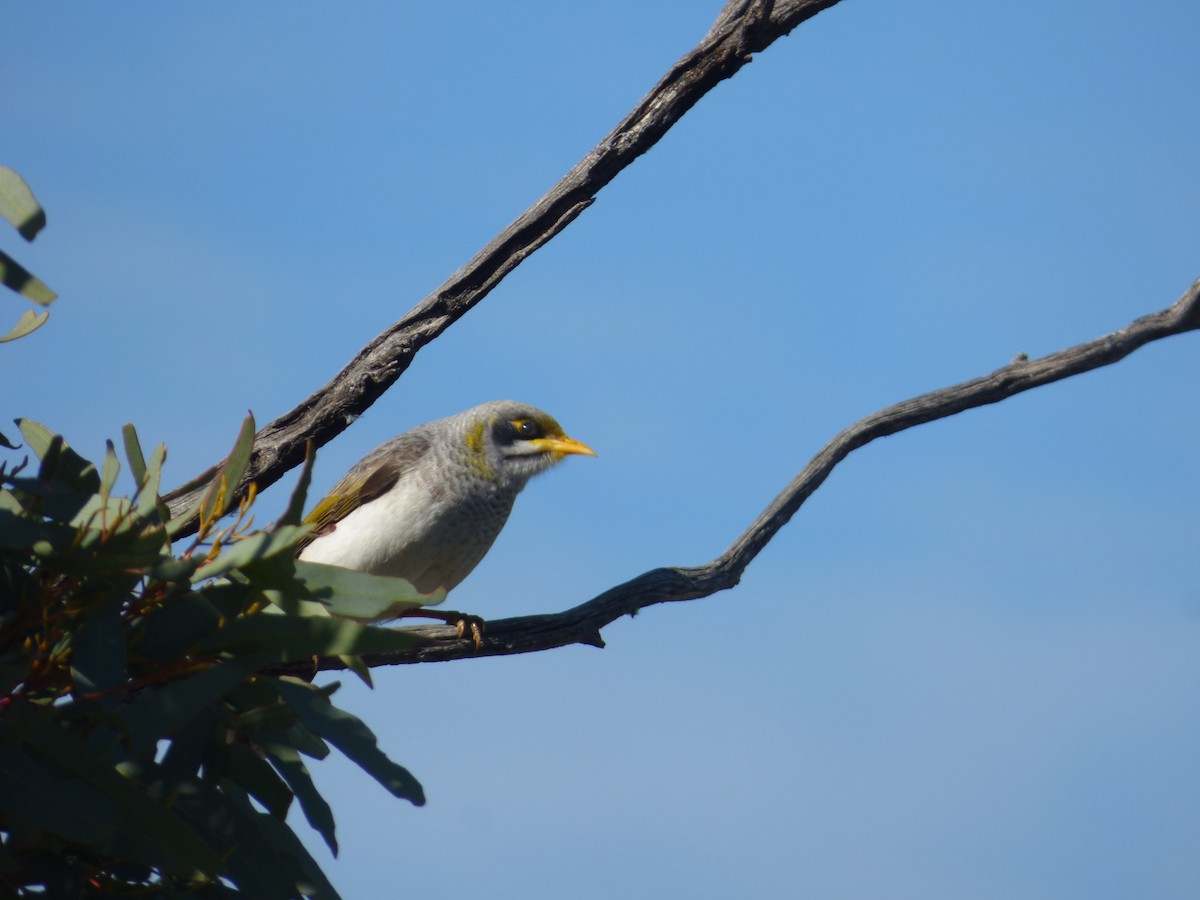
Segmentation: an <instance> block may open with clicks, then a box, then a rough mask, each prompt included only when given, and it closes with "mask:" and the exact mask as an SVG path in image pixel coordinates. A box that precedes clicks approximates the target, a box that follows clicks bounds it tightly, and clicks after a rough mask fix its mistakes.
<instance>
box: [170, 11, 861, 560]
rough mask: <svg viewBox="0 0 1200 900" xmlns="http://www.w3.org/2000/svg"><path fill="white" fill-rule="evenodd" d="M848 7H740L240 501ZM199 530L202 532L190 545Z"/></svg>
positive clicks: (313, 400) (377, 352)
mask: <svg viewBox="0 0 1200 900" xmlns="http://www.w3.org/2000/svg"><path fill="white" fill-rule="evenodd" d="M837 2H838V0H779V2H771V0H730V2H729V3H727V4H726V5H725V7H724V9H722V10H721V13H720V14H719V16H718V17H717V20H716V22H715V23H714V25H713V27H712V28H711V29H710V30H709V32H708V34H706V35H705V36H704V39H703V40H701V41H700V43H699V44H697V45H696V47H694V48H693V49H692V50H691V51H689V52H688V53H687V54H685V55H684V56H683V57H682V58H680V59H679V61H678V62H676V63H675V64H674V65H673V66H672V67H671V68H670V70H668V72H667V74H666V75H665V76H663V78H662V80H661V81H659V82H658V84H657V85H655V86H654V88H653V90H651V91H650V93H649V94H647V95H646V96H645V97H644V98H643V99H642V100H641V102H640V103H638V105H637V106H636V107H634V109H633V110H632V111H631V112H630V113H629V114H628V115H627V116H626V117H625V118H624V119H622V120H621V122H620V123H619V124H618V125H617V126H616V128H614V129H613V130H612V131H611V132H609V133H608V135H607V136H605V138H604V139H603V140H602V141H600V143H599V144H597V145H596V146H595V147H594V148H593V149H592V150H591V152H589V153H588V154H587V156H585V157H584V158H583V159H582V160H580V161H579V163H577V164H576V165H575V167H574V168H573V169H571V171H569V172H568V173H567V174H566V175H564V176H563V178H562V179H561V180H560V181H559V182H558V183H557V184H556V185H554V187H553V188H551V189H550V190H549V191H548V192H547V193H546V194H545V196H543V197H542V198H541V199H540V200H538V201H537V202H536V203H535V204H534V205H533V206H531V207H530V208H529V209H527V210H526V211H525V212H524V213H522V214H521V215H520V216H519V217H518V218H517V219H516V220H515V221H514V222H513V223H512V224H510V225H509V226H508V227H507V228H505V229H504V230H503V231H502V232H500V234H498V235H497V236H496V237H495V238H493V239H492V241H491V242H490V243H489V244H488V245H487V246H486V247H484V248H483V249H482V250H480V251H479V253H477V254H476V255H475V257H474V259H472V260H471V261H470V262H469V263H467V264H466V265H465V266H464V267H462V268H461V269H460V270H459V271H457V272H455V273H454V274H453V275H452V276H450V278H449V279H448V280H447V281H446V282H445V283H444V284H443V285H442V286H441V287H439V288H438V289H437V290H436V291H434V292H433V293H432V294H430V295H429V296H428V297H426V298H425V299H424V300H422V301H421V302H420V303H418V304H417V305H416V306H415V307H413V308H412V309H411V310H410V311H409V312H408V313H407V314H406V315H405V316H404V317H403V318H402V319H400V320H399V321H398V322H396V323H395V324H394V325H392V326H391V327H390V328H388V329H387V330H386V331H384V332H383V333H382V334H380V335H379V336H378V337H376V338H375V339H374V340H372V341H371V342H370V343H368V344H367V345H366V346H365V347H363V348H362V350H360V351H359V352H358V354H357V355H356V356H355V357H354V359H352V360H351V361H350V362H349V363H347V365H346V366H345V368H343V369H342V370H341V371H340V372H339V373H338V374H337V375H336V376H334V378H333V380H332V381H330V382H329V383H328V384H326V385H325V386H324V387H322V388H321V389H320V390H318V391H317V392H316V393H314V394H313V395H312V396H310V397H308V398H307V399H305V400H304V401H302V402H301V403H300V404H299V405H298V406H296V407H295V408H294V409H292V410H291V411H290V412H287V413H285V414H283V415H282V416H280V417H279V418H277V419H275V420H274V421H273V422H270V423H269V424H268V425H266V426H265V427H263V428H262V429H261V430H260V431H259V432H258V434H256V435H255V438H254V455H253V457H252V459H251V461H250V466H249V468H248V470H247V472H246V475H245V477H244V478H243V479H242V483H241V484H240V485H239V486H238V489H237V496H238V498H240V497H241V496H243V495H244V493H245V490H246V486H247V485H248V484H249V483H250V482H251V481H254V482H257V483H258V487H259V489H263V488H266V487H267V486H269V485H271V484H274V483H275V482H276V481H278V480H279V479H280V477H282V476H283V475H284V473H286V472H287V471H288V470H289V469H292V468H294V467H295V466H297V465H299V464H300V463H301V462H302V461H303V460H304V447H305V444H306V443H307V442H308V441H310V440H311V441H312V442H313V444H314V445H315V446H318V447H320V446H323V445H324V444H326V443H327V442H329V441H330V440H332V439H333V438H335V437H337V435H339V434H341V432H342V431H344V430H345V429H346V428H347V427H348V425H349V424H350V422H352V421H353V420H354V419H355V418H356V417H357V416H359V415H361V414H362V413H363V412H364V411H365V410H367V409H368V408H369V407H370V406H371V404H372V403H374V402H375V401H376V400H378V399H379V397H380V396H382V395H383V393H384V391H386V390H387V389H388V388H389V387H391V386H392V384H394V383H395V382H396V380H397V379H398V378H399V377H400V376H401V375H402V374H403V373H404V370H405V369H407V368H408V366H409V364H410V363H411V362H412V360H413V358H414V357H415V356H416V354H417V352H418V351H419V350H420V349H421V348H422V347H424V346H425V345H426V344H428V343H429V342H431V341H432V340H434V339H435V338H436V337H437V336H438V335H440V334H441V333H442V332H443V331H445V330H446V329H447V328H449V327H450V326H451V325H452V324H454V322H456V321H457V320H458V319H460V318H461V317H462V316H463V315H464V314H465V313H466V312H467V311H468V310H470V309H471V308H472V307H474V306H475V305H476V304H477V303H479V302H480V301H481V300H483V298H484V297H486V296H487V295H488V293H489V292H490V291H491V290H492V288H494V287H495V286H496V285H497V284H499V283H500V281H501V280H502V279H503V278H504V277H505V276H506V275H507V274H508V273H509V272H511V271H512V270H513V269H515V268H516V267H517V266H518V265H520V263H521V262H523V261H524V260H525V259H526V257H528V256H529V255H530V254H531V253H533V252H534V251H535V250H537V249H538V248H539V247H541V246H542V245H543V244H545V243H546V242H547V241H549V240H550V239H551V238H552V237H554V236H555V235H556V234H558V233H559V232H560V231H562V230H563V229H564V228H566V227H567V225H569V224H570V223H571V222H572V220H574V219H575V217H576V216H578V215H579V214H580V213H581V212H583V211H584V210H585V209H586V208H587V207H588V206H590V205H591V204H592V203H593V202H594V201H595V195H596V194H597V193H598V192H599V191H600V190H601V189H602V188H603V187H605V186H606V185H607V184H608V183H609V182H610V181H612V180H613V179H614V178H616V177H617V175H618V174H619V173H620V172H621V170H622V169H624V168H625V167H626V166H628V165H629V164H630V163H631V162H633V161H634V160H635V159H637V157H639V156H641V155H642V154H643V153H645V152H646V151H647V150H649V149H650V148H651V147H653V146H654V145H655V144H656V143H658V140H659V138H661V137H662V136H663V135H664V134H666V133H667V131H668V130H669V129H670V127H671V126H672V125H674V124H675V123H676V122H677V121H679V119H680V118H681V117H682V116H683V115H684V113H686V112H687V111H688V110H689V109H691V108H692V107H693V106H695V105H696V103H697V102H699V100H700V98H701V97H703V96H704V95H705V94H706V93H708V91H710V90H711V89H712V88H713V87H714V86H715V85H717V84H718V83H719V82H721V81H723V80H724V79H726V78H730V77H732V76H733V75H734V74H736V73H737V71H738V70H739V69H741V68H742V66H744V65H745V64H746V63H748V62H749V61H750V59H751V56H752V54H754V53H758V52H760V51H761V50H764V49H766V48H767V47H768V46H770V45H771V44H772V43H773V42H774V41H775V40H776V39H777V38H780V37H783V36H784V35H786V34H788V33H790V32H791V30H792V29H793V28H795V27H796V26H797V25H799V24H800V23H801V22H804V21H805V20H807V19H810V18H812V17H813V16H815V15H816V14H817V13H819V12H821V11H822V10H824V9H828V8H829V7H831V6H833V5H835V4H836V3H837ZM216 470H217V466H213V467H212V468H210V469H208V470H207V471H205V472H203V473H202V474H201V475H199V476H197V477H196V478H194V479H192V480H191V481H189V482H188V483H186V484H183V485H180V486H179V487H177V488H175V489H174V490H173V491H171V492H170V493H169V494H167V495H166V496H165V497H164V500H166V502H167V505H168V506H169V507H170V509H171V515H172V517H173V518H178V517H181V516H183V515H185V514H186V513H187V511H188V510H190V509H191V508H192V506H193V505H194V504H195V503H196V501H197V500H198V499H199V498H200V496H201V495H202V494H203V492H204V489H205V487H206V486H207V484H208V482H209V480H210V479H211V478H212V476H213V475H214V474H215V472H216ZM194 531H195V523H194V522H193V524H192V525H191V527H190V528H186V529H184V531H182V532H181V533H180V536H181V537H182V536H186V535H187V534H190V533H193V532H194Z"/></svg>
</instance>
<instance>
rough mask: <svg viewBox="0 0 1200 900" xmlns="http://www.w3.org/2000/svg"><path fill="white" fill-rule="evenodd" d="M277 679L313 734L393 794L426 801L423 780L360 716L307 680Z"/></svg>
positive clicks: (414, 802)
mask: <svg viewBox="0 0 1200 900" xmlns="http://www.w3.org/2000/svg"><path fill="white" fill-rule="evenodd" d="M317 621H319V620H317ZM276 683H277V684H278V685H279V693H280V696H282V697H283V699H284V700H286V701H287V702H288V704H289V705H290V706H291V707H292V709H294V710H295V711H296V715H297V716H299V717H300V721H301V722H303V723H304V725H305V726H306V727H307V728H309V729H310V730H311V731H312V732H313V733H314V734H317V735H320V736H321V737H322V738H324V739H325V740H327V741H329V743H331V744H333V746H335V747H337V748H338V749H339V750H341V751H342V752H343V753H344V754H346V756H347V757H349V758H350V759H351V760H352V761H353V762H354V763H356V764H357V765H358V766H359V767H360V768H362V770H363V771H364V772H366V773H367V774H368V775H370V776H371V777H372V778H374V779H375V780H376V781H378V782H379V783H380V784H381V785H383V787H384V788H385V789H387V791H388V792H389V793H391V794H392V795H393V796H395V797H400V798H401V799H404V800H409V801H411V802H412V803H413V804H414V805H416V806H424V805H425V791H424V790H423V789H422V788H421V785H420V783H419V782H418V781H417V779H415V778H414V777H413V776H412V773H411V772H409V771H408V769H406V768H404V767H403V766H402V765H400V764H398V763H395V762H392V761H391V760H390V759H388V757H387V755H386V754H385V753H384V752H383V751H382V750H380V749H379V742H378V740H377V739H376V737H375V735H374V734H372V733H371V730H370V729H369V728H367V726H366V725H365V724H363V722H362V720H361V719H359V718H357V717H356V716H353V715H351V714H350V713H348V712H346V711H345V710H342V709H338V708H337V707H335V706H334V705H333V704H332V703H330V702H329V698H328V696H327V695H326V694H325V693H324V692H323V691H322V690H321V689H320V688H318V687H314V686H313V685H311V684H309V683H308V682H305V681H300V680H299V679H296V678H291V677H288V676H283V677H281V678H278V679H276Z"/></svg>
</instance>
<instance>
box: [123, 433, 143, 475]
mask: <svg viewBox="0 0 1200 900" xmlns="http://www.w3.org/2000/svg"><path fill="white" fill-rule="evenodd" d="M121 438H122V440H123V442H124V444H125V458H126V459H127V460H129V472H130V474H132V475H133V481H134V483H135V484H138V485H141V484H143V483H144V482H145V481H146V457H145V456H143V455H142V442H141V441H140V440H138V435H137V429H135V428H134V427H133V425H132V424H131V423H129V422H126V423H125V424H124V425H122V426H121Z"/></svg>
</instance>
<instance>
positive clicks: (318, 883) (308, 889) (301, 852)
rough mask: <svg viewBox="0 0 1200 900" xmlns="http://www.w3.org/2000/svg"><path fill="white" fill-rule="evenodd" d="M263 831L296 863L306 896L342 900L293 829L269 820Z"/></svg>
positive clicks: (276, 846)
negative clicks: (302, 879)
mask: <svg viewBox="0 0 1200 900" xmlns="http://www.w3.org/2000/svg"><path fill="white" fill-rule="evenodd" d="M260 815H261V814H260ZM262 831H263V833H264V836H265V837H266V838H267V840H268V841H270V842H271V845H272V846H273V847H274V848H275V849H276V850H278V851H279V852H280V853H282V854H283V856H284V857H285V858H286V859H287V860H289V861H290V862H292V863H294V864H295V866H296V868H297V870H298V874H299V875H300V876H301V877H302V878H304V879H305V881H304V883H303V884H302V885H300V887H301V890H302V892H303V894H304V896H306V897H313V898H316V900H340V896H339V894H338V892H337V890H336V889H335V888H334V886H333V885H332V884H330V883H329V879H328V878H326V877H325V873H324V872H322V871H321V867H320V866H319V865H317V861H316V860H315V859H313V858H312V855H311V854H309V852H308V849H307V848H306V847H305V846H304V845H303V844H301V843H300V840H299V838H297V837H296V833H295V832H294V831H293V830H292V829H290V828H288V827H286V826H285V825H283V824H282V823H270V822H267V823H264V824H263V827H262Z"/></svg>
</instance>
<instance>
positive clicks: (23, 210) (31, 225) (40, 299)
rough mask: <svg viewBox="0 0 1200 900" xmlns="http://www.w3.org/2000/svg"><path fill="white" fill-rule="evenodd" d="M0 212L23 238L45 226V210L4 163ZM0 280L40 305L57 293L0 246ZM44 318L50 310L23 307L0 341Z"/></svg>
mask: <svg viewBox="0 0 1200 900" xmlns="http://www.w3.org/2000/svg"><path fill="white" fill-rule="evenodd" d="M0 216H3V217H4V218H6V219H8V221H9V222H10V223H11V224H12V226H13V227H14V228H16V229H17V233H18V234H20V235H21V237H23V238H24V239H25V240H27V241H32V240H33V239H34V238H35V237H37V234H38V232H39V231H41V230H42V229H43V228H45V227H46V211H45V210H43V209H42V207H41V205H40V204H39V203H38V202H37V200H36V199H35V198H34V196H33V191H31V190H30V189H29V185H28V184H26V183H25V179H23V178H22V177H21V176H20V175H18V174H17V173H16V172H14V171H13V170H12V169H10V168H8V167H7V166H0ZM0 282H2V283H3V284H4V286H5V287H7V288H10V289H11V290H14V291H16V292H17V293H18V294H21V295H22V296H23V297H25V298H26V299H28V300H32V301H33V302H34V303H37V304H39V305H41V306H49V305H50V304H51V303H52V302H53V301H54V298H55V297H57V296H58V295H57V294H55V293H54V291H52V290H50V288H48V287H46V285H45V284H44V283H43V282H42V281H41V280H40V279H38V278H37V277H35V276H34V275H33V273H31V272H30V271H29V270H28V269H26V268H25V267H24V266H23V265H21V264H20V263H19V262H17V261H16V260H15V259H13V258H12V257H11V256H9V255H8V254H7V253H5V252H4V251H3V250H0ZM48 318H50V313H49V312H47V311H46V310H44V309H43V310H41V311H36V310H33V309H27V310H25V312H23V313H21V317H20V318H19V319H17V323H16V324H15V325H14V326H13V327H12V328H11V329H9V331H8V333H7V334H4V335H0V344H2V343H4V342H5V341H15V340H16V339H17V338H22V337H25V335H27V334H30V333H31V332H34V331H36V330H37V329H39V328H41V327H42V326H43V325H44V324H46V320H47V319H48Z"/></svg>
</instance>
